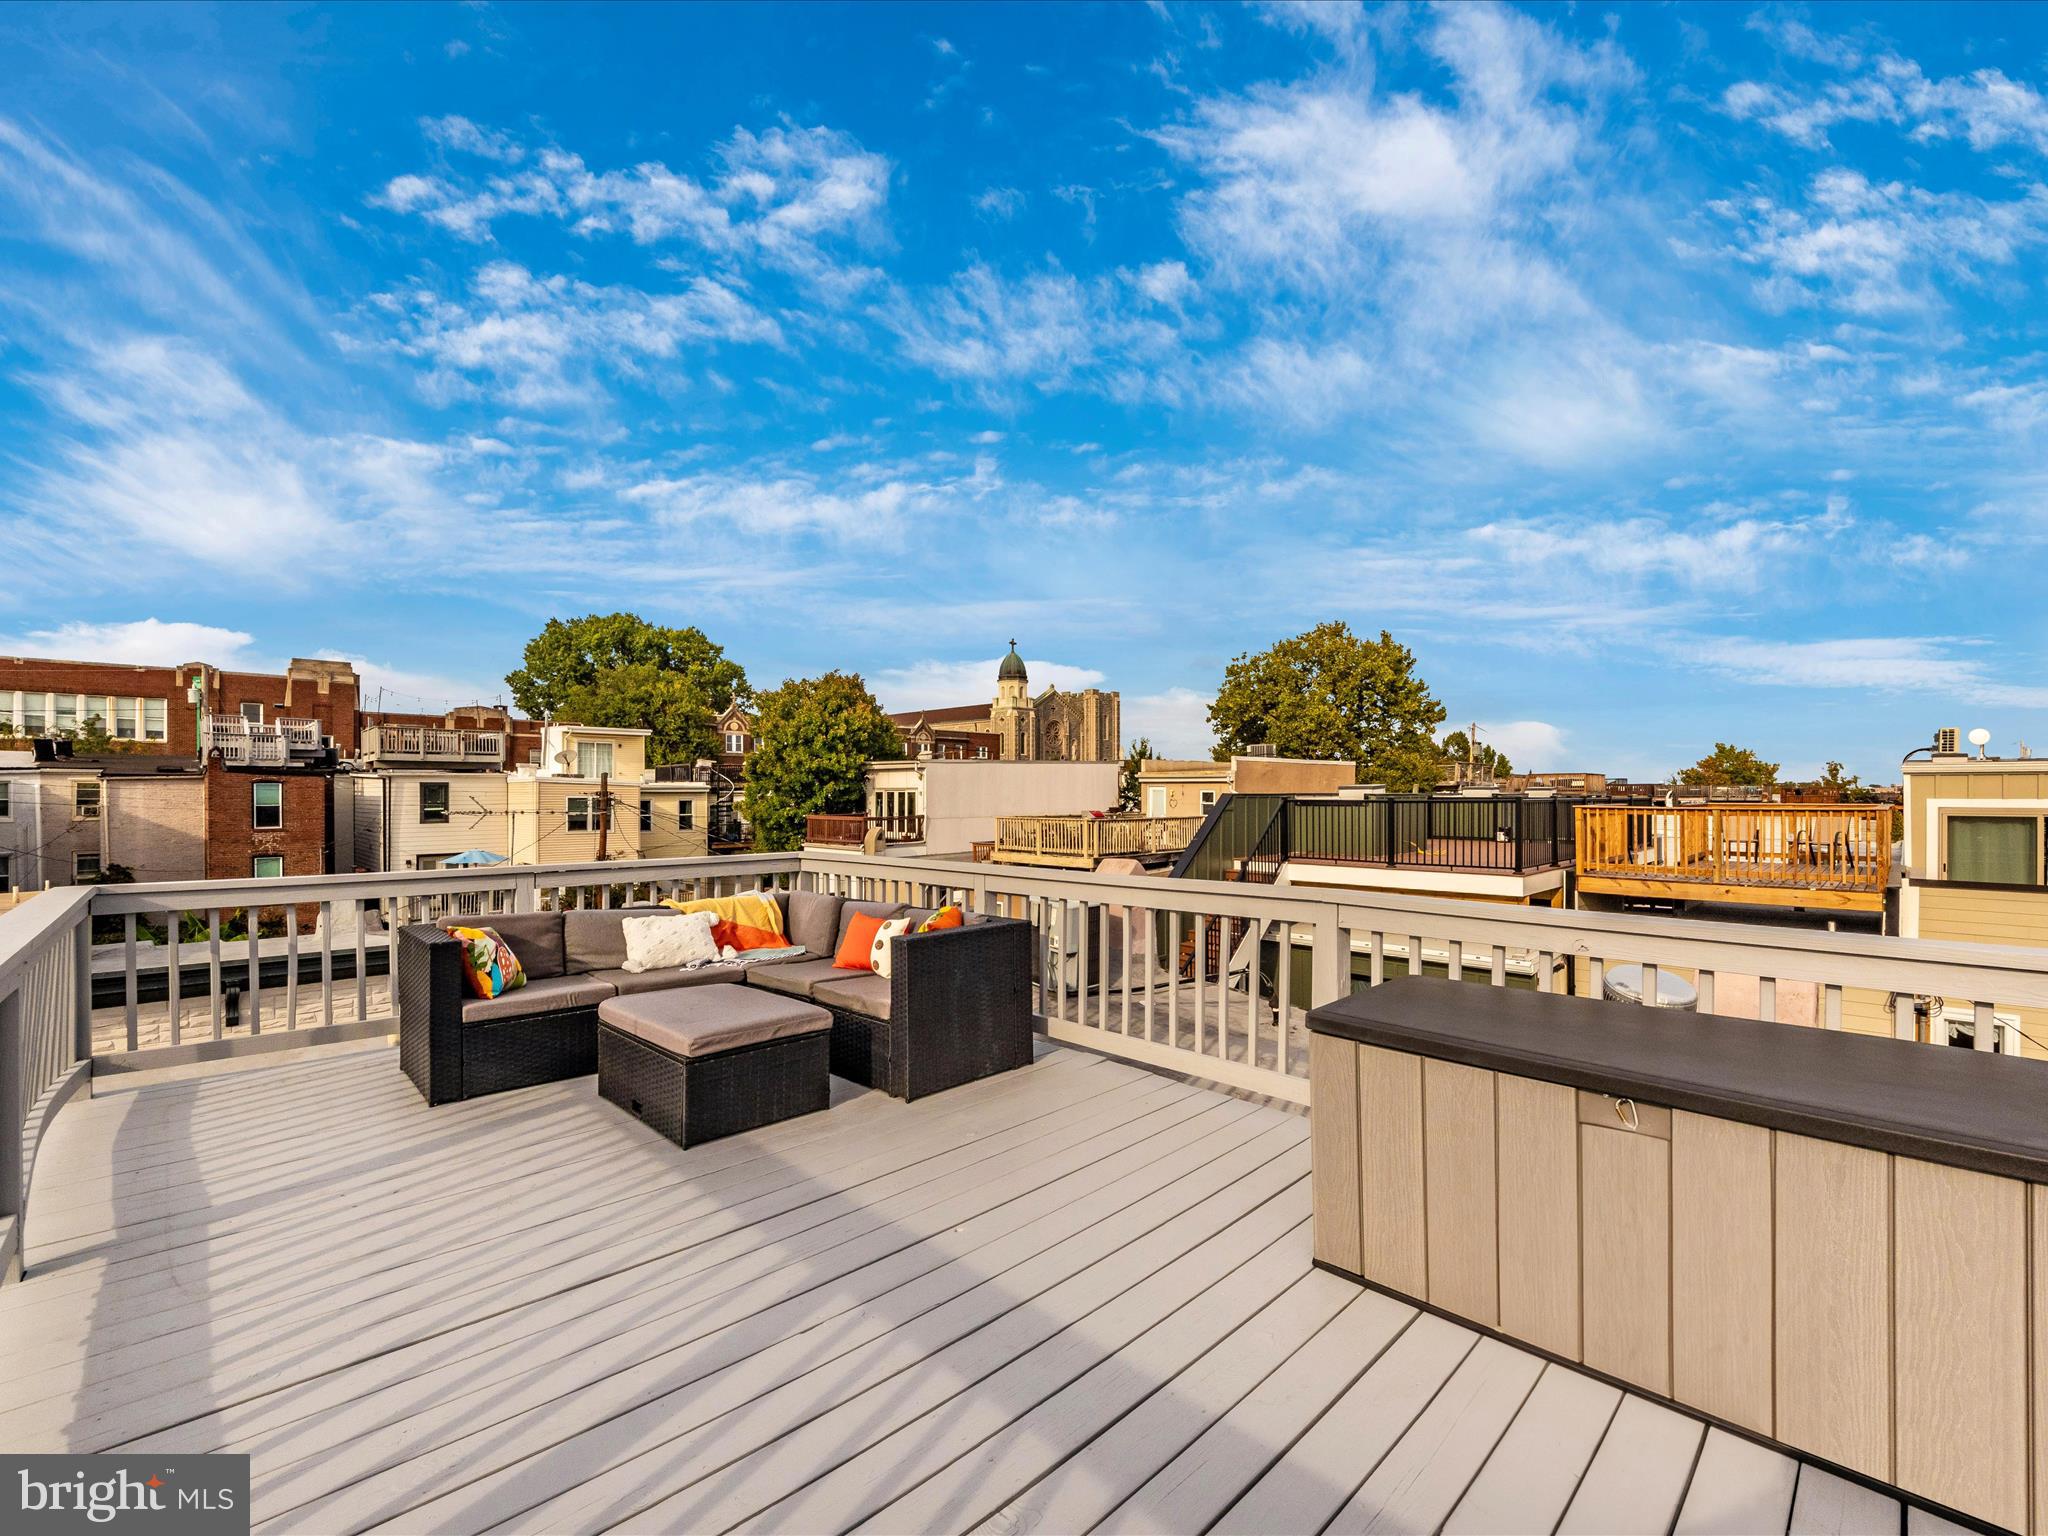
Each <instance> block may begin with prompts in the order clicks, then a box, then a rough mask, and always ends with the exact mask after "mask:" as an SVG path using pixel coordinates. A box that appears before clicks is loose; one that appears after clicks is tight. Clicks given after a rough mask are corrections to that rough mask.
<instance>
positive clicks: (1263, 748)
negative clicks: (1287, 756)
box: [1241, 741, 1280, 757]
mask: <svg viewBox="0 0 2048 1536" xmlns="http://www.w3.org/2000/svg"><path fill="white" fill-rule="evenodd" d="M1241 755H1242V756H1245V757H1278V756H1279V755H1280V751H1279V749H1278V748H1277V747H1275V746H1274V745H1273V743H1271V742H1270V741H1255V742H1253V743H1252V744H1251V745H1250V746H1248V747H1246V748H1245V749H1244V752H1243V753H1242V754H1241Z"/></svg>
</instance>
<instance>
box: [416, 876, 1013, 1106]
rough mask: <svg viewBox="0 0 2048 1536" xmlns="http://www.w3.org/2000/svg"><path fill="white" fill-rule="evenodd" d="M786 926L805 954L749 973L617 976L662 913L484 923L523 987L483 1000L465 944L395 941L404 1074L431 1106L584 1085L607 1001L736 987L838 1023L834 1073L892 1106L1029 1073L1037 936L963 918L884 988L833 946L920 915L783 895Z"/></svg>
mask: <svg viewBox="0 0 2048 1536" xmlns="http://www.w3.org/2000/svg"><path fill="white" fill-rule="evenodd" d="M774 894H775V900H776V903H777V905H779V906H780V907H782V909H783V926H784V930H785V932H787V933H788V935H789V939H790V943H791V944H792V945H801V946H802V948H803V951H804V953H803V954H802V955H801V956H800V957H795V958H792V959H789V960H782V961H771V962H766V963H762V964H757V965H749V966H739V965H713V966H704V967H701V968H699V969H696V970H677V971H642V972H633V971H628V970H626V969H624V966H625V960H626V949H625V939H624V935H623V932H622V930H621V927H620V925H621V924H622V922H623V921H624V920H625V919H626V918H628V917H632V916H646V915H648V913H649V912H650V911H655V910H659V909H649V908H640V909H635V908H631V907H627V908H615V909H612V910H609V911H581V912H525V913H518V914H510V915H504V916H498V917H492V918H488V919H471V920H467V921H473V922H487V923H488V924H489V926H491V927H493V928H495V929H496V930H497V931H498V933H499V934H500V935H501V936H502V937H503V938H504V940H505V942H506V943H507V944H509V945H510V946H511V948H512V951H513V953H514V954H516V955H517V956H518V957H519V961H520V964H521V965H522V966H523V967H524V968H525V970H526V973H527V977H528V981H527V984H526V985H525V986H523V987H519V988H516V989H514V990H513V991H511V992H508V993H506V994H505V995H504V996H502V997H496V998H490V999H488V1000H486V999H483V998H478V997H474V996H472V995H471V994H470V993H469V990H468V988H467V986H466V984H465V983H464V981H463V976H462V959H461V946H460V945H459V944H458V943H457V942H456V941H455V940H454V939H453V938H451V937H450V936H449V935H448V932H447V929H446V927H445V926H443V925H440V924H433V923H417V924H411V925H408V926H406V927H404V928H401V929H399V931H398V1056H399V1064H400V1065H401V1066H402V1067H403V1068H404V1070H405V1073H406V1075H407V1076H408V1077H410V1078H411V1079H412V1081H413V1085H414V1086H415V1087H416V1088H418V1089H419V1091H420V1093H421V1094H422V1095H424V1096H425V1098H426V1100H427V1102H428V1103H430V1104H447V1103H453V1102H454V1101H456V1100H459V1099H473V1098H476V1097H478V1096H479V1095H481V1094H486V1093H499V1092H503V1091H504V1090H506V1089H509V1088H526V1087H531V1086H533V1085H534V1084H536V1083H548V1082H555V1081H558V1080H560V1079H562V1078H569V1077H581V1076H584V1075H586V1074H589V1073H592V1072H595V1071H596V1070H597V1008H598V1004H600V1003H602V1002H603V1001H605V999H607V998H610V997H616V996H619V995H621V994H629V993H634V992H646V991H653V990H657V989H662V988H668V987H693V986H704V985H708V984H714V983H720V982H726V983H733V982H743V983H745V984H746V985H748V986H753V987H766V988H769V989H770V990H773V991H776V992H781V993H784V994H785V995H788V996H791V997H800V998H803V999H804V1000H805V1001H807V1002H811V1003H815V1004H816V1005H817V1006H819V1007H821V1008H825V1009H827V1010H829V1011H830V1012H831V1015H832V1037H831V1062H832V1071H833V1073H834V1074H835V1075H837V1076H839V1077H843V1078H846V1079H849V1080H850V1081H852V1082H856V1083H860V1084H863V1085H865V1086H867V1087H871V1088H879V1089H881V1090H883V1091H884V1092H886V1093H889V1094H893V1095H894V1096H895V1097H897V1098H899V1099H915V1098H921V1097H923V1096H924V1095H925V1094H929V1093H937V1092H940V1091H941V1090H943V1089H946V1088H952V1087H955V1086H957V1085H959V1084H961V1083H965V1082H972V1081H973V1080H974V1079H976V1078H980V1077H987V1076H990V1075H991V1074H993V1073H996V1072H1005V1071H1008V1070H1009V1069H1010V1068H1012V1067H1021V1066H1024V1065H1026V1064H1027V1063H1028V1062H1029V1061H1030V1060H1031V928H1030V925H1029V924H1027V923H1022V922H1018V921H1016V920H1014V919H1009V918H996V917H970V918H969V919H968V921H967V923H966V924H965V925H964V926H962V927H959V928H950V929H943V930H941V931H939V932H936V933H919V934H908V935H905V936H904V937H902V938H900V939H897V940H896V951H895V954H894V957H893V959H892V962H891V966H890V970H891V974H890V975H889V976H888V977H886V978H885V977H882V976H878V975H876V974H875V973H874V972H872V971H847V970H840V969H838V968H837V967H835V966H834V965H833V964H832V959H831V957H832V955H833V954H834V953H836V952H837V949H838V941H839V940H840V938H842V937H844V935H845V932H846V926H847V924H848V923H849V922H850V921H851V920H852V918H853V917H854V915H855V914H857V913H862V912H870V913H876V914H879V915H882V916H885V917H893V916H900V915H906V914H910V915H918V916H922V915H923V910H922V909H917V908H909V907H903V906H900V905H897V904H895V903H888V902H856V901H843V900H841V899H840V898H839V897H836V896H827V895H824V894H821V893H818V892H813V891H778V892H776V893H774Z"/></svg>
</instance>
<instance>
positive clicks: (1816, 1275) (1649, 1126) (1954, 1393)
mask: <svg viewBox="0 0 2048 1536" xmlns="http://www.w3.org/2000/svg"><path fill="white" fill-rule="evenodd" d="M1311 1052H1312V1064H1311V1065H1312V1078H1313V1088H1314V1094H1315V1109H1314V1111H1313V1120H1314V1138H1313V1147H1314V1156H1315V1190H1316V1211H1315V1243H1316V1257H1317V1259H1318V1260H1319V1261H1320V1262H1321V1263H1323V1264H1324V1265H1326V1266H1327V1267H1329V1268H1332V1269H1335V1270H1338V1271H1341V1272H1343V1273H1345V1274H1349V1275H1353V1276H1355V1277H1358V1278H1361V1279H1363V1280H1366V1281H1368V1282H1371V1283H1373V1284H1376V1285H1379V1286H1381V1287H1384V1288H1386V1289H1389V1290H1392V1291H1396V1292H1399V1293H1401V1294H1403V1295H1406V1296H1410V1297H1413V1298H1415V1299H1417V1300H1420V1301H1424V1302H1427V1303H1428V1304H1429V1305H1431V1306H1433V1307H1435V1308H1438V1309H1440V1310H1442V1311H1445V1312H1448V1313H1451V1314H1454V1315H1456V1316H1459V1317H1463V1318H1467V1319H1469V1320H1470V1321H1472V1322H1475V1323H1478V1324H1480V1325H1482V1326H1484V1327H1487V1328H1491V1329H1495V1330H1497V1331H1499V1332H1500V1333H1503V1334H1505V1335H1508V1336H1509V1337H1512V1338H1515V1339H1519V1340H1522V1341H1524V1342H1526V1343H1528V1344H1530V1345H1532V1346H1534V1347H1536V1348H1538V1349H1541V1350H1543V1351H1545V1352H1547V1353H1549V1354H1551V1355H1554V1356H1558V1357H1560V1358H1563V1359H1567V1360H1572V1361H1576V1362H1579V1363H1581V1364H1583V1365H1585V1366H1586V1367H1588V1368H1589V1369H1592V1370H1595V1371H1599V1372H1601V1373H1603V1374H1605V1375H1608V1376H1611V1377H1615V1378H1617V1379H1619V1380H1621V1381H1624V1382H1628V1383H1630V1384H1631V1385H1633V1386H1636V1387H1638V1388H1641V1389H1643V1390H1645V1391H1647V1392H1651V1393H1655V1394H1658V1395H1660V1396H1663V1397H1668V1398H1670V1399H1672V1400H1674V1401H1676V1402H1678V1403H1681V1404H1684V1405H1686V1406H1689V1407H1692V1408H1696V1409H1699V1410H1700V1411H1702V1412H1704V1413H1707V1414H1711V1415H1713V1416H1714V1417H1716V1418H1718V1419H1721V1420H1724V1421H1726V1422H1728V1423H1731V1424H1734V1425H1738V1426H1740V1427H1742V1428H1744V1429H1747V1430H1750V1431H1752V1432H1754V1433H1756V1434H1759V1435H1764V1436H1768V1437H1771V1438H1773V1439H1775V1440H1778V1441H1780V1442H1782V1443H1784V1444H1785V1445H1787V1446H1789V1447H1792V1448H1793V1449H1796V1450H1799V1451H1802V1452H1806V1453H1808V1454H1810V1455H1814V1456H1817V1457H1821V1458H1824V1459H1826V1460H1829V1461H1832V1462H1836V1463H1839V1464H1840V1465H1843V1466H1846V1467H1849V1468H1852V1469H1853V1470H1855V1471H1858V1472H1861V1473H1864V1474H1866V1475H1868V1476H1871V1477H1874V1478H1879V1479H1882V1480H1884V1481H1886V1482H1890V1483H1894V1484H1896V1485H1898V1486H1899V1487H1901V1488H1903V1489H1905V1490H1906V1491H1908V1492H1910V1493H1912V1494H1915V1495H1917V1496H1919V1497H1921V1498H1923V1499H1927V1500H1931V1501H1933V1502H1936V1503H1939V1504H1945V1505H1948V1506H1950V1507H1952V1508H1954V1509H1958V1510H1961V1511H1963V1512H1964V1513H1966V1514H1969V1515H1972V1516H1975V1517H1977V1518H1979V1519H1982V1520H1987V1521H1990V1522H1993V1523H1995V1524H1998V1525H2001V1526H2006V1527H2010V1528H2012V1529H2016V1530H2030V1531H2034V1532H2044V1531H2048V1361H2044V1359H2043V1357H2044V1356H2048V1278H2044V1274H2048V1230H2044V1228H2048V1188H2043V1187H2042V1186H2030V1185H2029V1184H2027V1183H2024V1182H2022V1181H2020V1180H2018V1179H2014V1178H2004V1177H1997V1176H1994V1175H1991V1174H1986V1173H1979V1172H1974V1171H1970V1170H1968V1169H1964V1168H1958V1167H1951V1166H1944V1165H1942V1164H1940V1163H1937V1162H1933V1161H1928V1160H1924V1159H1920V1158H1914V1157H1907V1156H1903V1155H1894V1154H1891V1153H1887V1152H1882V1151H1874V1150H1871V1149H1870V1148H1868V1147H1864V1146H1852V1145H1848V1144H1845V1143H1843V1142H1836V1141H1830V1140H1823V1139H1817V1138H1815V1137H1811V1136H1804V1135H1796V1134H1792V1133H1791V1132H1789V1131H1786V1130H1782V1129H1773V1128H1771V1127H1769V1126H1767V1125H1760V1124H1753V1123H1747V1122H1744V1121H1741V1120H1737V1119H1731V1118H1723V1117H1719V1116H1714V1115H1708V1114H1699V1113H1690V1112H1687V1111H1684V1110H1678V1111H1674V1110H1672V1109H1670V1108H1667V1107H1665V1106H1661V1105H1657V1104H1652V1103H1642V1102H1637V1101H1634V1100H1632V1099H1616V1098H1612V1097H1608V1096H1605V1095H1602V1094H1597V1093H1588V1092H1583V1091H1579V1090H1576V1089H1573V1088H1571V1087H1567V1086H1563V1085H1560V1084H1558V1083H1553V1082H1546V1081H1542V1080H1540V1079H1538V1078H1534V1077H1525V1076H1521V1075H1517V1074H1512V1073H1508V1072H1501V1071H1491V1070H1486V1069H1484V1068H1480V1067H1474V1066H1468V1065H1460V1064H1457V1063H1454V1062H1450V1061H1443V1060H1437V1059H1434V1058H1430V1057H1425V1056H1420V1055H1416V1054H1412V1053H1408V1052H1404V1051H1400V1050H1394V1049H1390V1048H1387V1047H1384V1046H1379V1045H1372V1044H1366V1043H1363V1042H1359V1041H1356V1040H1352V1039H1347V1038H1343V1037H1341V1036H1338V1035H1335V1034H1330V1033H1316V1034H1314V1035H1313V1036H1312V1039H1311ZM2030 1256H2031V1263H2030Z"/></svg>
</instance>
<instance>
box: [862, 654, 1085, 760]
mask: <svg viewBox="0 0 2048 1536" xmlns="http://www.w3.org/2000/svg"><path fill="white" fill-rule="evenodd" d="M1119 705H1120V700H1119V696H1118V695H1117V694H1116V693H1114V692H1106V691H1104V690H1103V689H1100V688H1083V689H1079V690H1077V691H1074V692H1071V693H1070V692H1064V691H1062V690H1061V689H1059V688H1047V689H1046V690H1045V691H1044V692H1043V693H1040V694H1038V695H1037V696H1036V697H1034V696H1033V695H1032V692H1031V679H1030V676H1029V674H1028V673H1027V672H1026V670H1025V667H1024V658H1023V657H1022V656H1020V655H1018V654H1017V642H1016V641H1014V640H1012V641H1011V642H1010V654H1009V655H1007V656H1005V657H1004V658H1003V659H1002V662H1001V663H1000V664H999V665H998V666H997V668H996V695H995V699H994V700H993V701H992V702H991V703H988V704H964V705H955V706H950V707H947V708H941V709H912V710H905V711H903V712H901V713H899V714H894V715H891V716H890V717H889V718H890V719H892V720H894V721H895V722H896V724H897V727H898V728H899V729H900V730H901V731H902V733H903V744H904V749H905V751H906V752H907V753H908V754H909V755H910V756H911V757H940V758H945V757H965V758H985V759H993V760H998V761H1001V762H1006V763H1008V762H1019V763H1113V762H1119V761H1121V760H1122V758H1123V721H1122V718H1121V715H1120V710H1119Z"/></svg>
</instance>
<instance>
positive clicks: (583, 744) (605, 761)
mask: <svg viewBox="0 0 2048 1536" xmlns="http://www.w3.org/2000/svg"><path fill="white" fill-rule="evenodd" d="M600 753H602V754H603V756H602V758H600V757H599V754H600ZM586 762H588V763H589V764H590V766H589V767H588V768H586V767H584V766H583V765H584V764H585V763H586ZM611 771H612V744H611V743H610V742H608V741H579V742H577V743H576V777H577V778H579V779H599V778H604V777H606V776H607V775H608V774H610V773H611Z"/></svg>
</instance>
